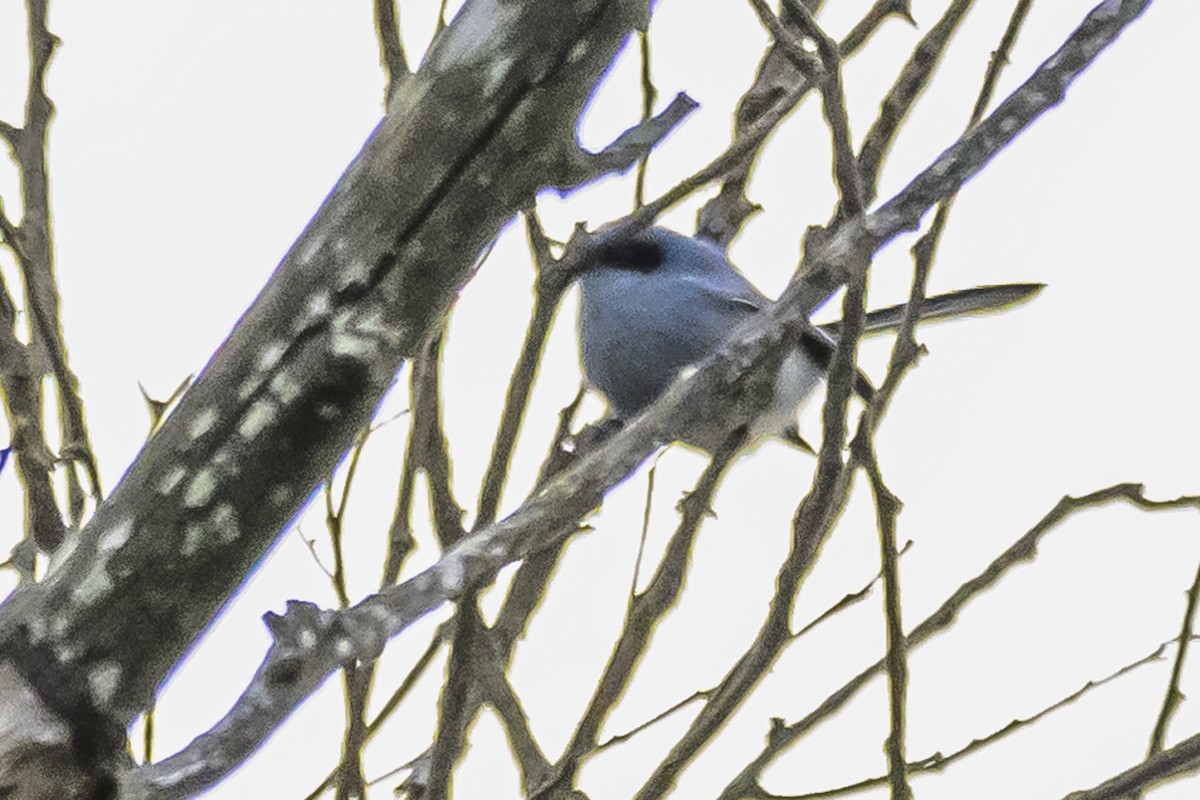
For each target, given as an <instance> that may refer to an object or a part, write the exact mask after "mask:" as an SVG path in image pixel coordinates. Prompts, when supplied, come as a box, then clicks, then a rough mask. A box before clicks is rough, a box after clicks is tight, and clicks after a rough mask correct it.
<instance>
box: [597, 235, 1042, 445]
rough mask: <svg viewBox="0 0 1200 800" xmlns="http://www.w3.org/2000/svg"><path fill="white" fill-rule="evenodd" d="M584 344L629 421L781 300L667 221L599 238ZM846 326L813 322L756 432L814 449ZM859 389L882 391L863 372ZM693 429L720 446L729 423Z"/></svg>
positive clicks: (950, 306) (883, 315)
mask: <svg viewBox="0 0 1200 800" xmlns="http://www.w3.org/2000/svg"><path fill="white" fill-rule="evenodd" d="M580 274H581V277H580V281H579V283H580V294H581V298H582V313H581V315H580V331H579V339H580V349H581V351H582V356H583V370H584V374H585V376H586V378H587V381H588V383H589V385H590V386H591V387H592V388H594V389H596V390H597V391H598V392H600V394H602V395H603V396H604V398H605V400H607V402H608V406H609V418H610V420H613V421H624V420H628V419H630V418H632V417H633V416H635V415H637V414H638V413H640V412H642V411H643V410H645V409H646V408H647V407H648V406H650V405H651V404H652V403H653V402H654V401H655V400H657V399H658V398H659V397H661V396H662V394H663V392H665V391H666V389H667V387H668V386H669V385H670V384H671V381H673V380H674V379H675V377H676V376H677V375H678V374H679V372H680V370H682V369H683V368H684V367H687V366H689V365H692V364H695V363H697V362H699V361H702V360H703V359H704V358H706V357H707V356H709V355H711V354H712V353H714V352H715V351H716V350H717V348H718V347H719V346H720V345H721V343H722V342H724V341H725V339H726V338H727V337H728V336H729V333H730V332H731V331H732V330H733V329H734V328H736V327H737V326H738V325H739V324H741V323H742V322H744V321H746V320H747V319H749V318H751V317H753V316H754V315H756V314H758V313H759V312H760V311H763V310H764V309H766V308H768V307H769V306H770V305H771V304H772V303H773V302H774V301H772V300H770V299H768V298H767V297H766V296H765V295H763V294H762V292H760V291H759V290H758V289H757V288H755V286H754V284H752V283H751V282H750V281H749V280H748V279H747V278H746V277H745V276H744V275H742V273H741V272H739V271H738V270H737V268H735V267H734V266H733V265H732V264H730V263H729V259H728V258H726V256H725V253H724V252H722V251H721V249H720V248H718V247H716V246H715V245H713V244H710V243H708V242H705V241H701V240H698V239H694V238H692V237H690V236H684V235H683V234H680V233H676V232H674V231H671V230H668V229H666V228H661V227H652V228H645V229H643V230H641V231H638V232H635V233H632V234H622V235H617V236H612V237H611V238H609V239H607V240H606V239H604V238H601V239H600V241H598V242H597V243H596V245H595V247H594V249H593V251H592V252H590V253H589V254H587V256H586V257H585V261H584V263H583V264H582V265H581V267H580ZM1042 288H1043V287H1042V284H1005V285H1000V286H982V287H978V288H974V289H965V290H962V291H958V292H952V293H950V294H944V295H938V296H935V297H930V298H927V299H926V300H925V302H924V303H923V304H922V306H921V318H922V319H933V318H943V317H955V316H961V315H964V314H970V313H975V312H980V311H991V310H996V309H1000V308H1004V307H1006V306H1009V305H1012V304H1014V303H1017V302H1020V301H1022V300H1024V299H1026V298H1029V297H1030V296H1032V295H1034V294H1036V293H1037V292H1038V291H1039V290H1040V289H1042ZM904 309H905V306H903V305H899V306H892V307H889V308H885V309H880V310H878V311H874V312H871V313H868V314H867V315H866V318H865V321H864V333H873V332H879V331H887V330H894V329H896V328H899V326H900V322H901V320H902V319H903V316H904ZM837 328H838V323H831V324H828V325H822V326H819V327H813V328H810V329H808V330H807V331H805V332H804V333H803V334H802V335H801V336H800V337H799V339H798V341H797V346H796V349H795V351H793V352H791V353H789V354H788V355H787V356H785V358H784V360H783V363H782V365H781V367H780V370H779V374H778V376H777V378H776V381H775V389H774V397H773V398H772V400H771V402H770V404H769V406H768V408H767V409H766V410H765V411H764V412H763V413H762V414H761V415H760V416H759V417H758V418H757V419H756V420H755V421H754V422H753V423H752V424H751V426H750V430H749V431H748V438H749V440H750V442H751V443H755V442H757V441H759V440H761V439H763V438H764V437H769V436H780V437H782V438H784V439H786V440H788V441H790V442H792V443H793V444H797V445H800V446H802V447H804V448H805V449H808V450H810V451H811V449H812V448H811V447H809V446H808V445H807V443H805V442H804V440H803V439H801V438H800V435H799V432H798V430H797V427H796V412H797V409H798V408H799V406H800V404H801V402H803V401H804V399H805V398H806V397H808V395H809V394H810V393H811V392H812V391H813V389H815V388H816V386H817V384H818V383H820V382H821V380H822V379H823V378H824V377H825V375H826V373H827V372H828V370H829V367H830V364H831V362H832V359H833V353H834V350H835V348H836V346H837V341H836V338H835V336H836V332H837ZM855 391H856V392H857V393H858V394H859V395H860V396H862V397H864V398H865V399H867V400H869V399H870V398H871V397H872V395H873V393H874V389H873V388H872V386H871V383H870V381H869V380H867V379H866V377H865V376H863V375H862V374H861V373H859V374H858V375H857V376H856V379H855ZM710 427H712V430H709V431H691V432H688V433H687V434H686V435H685V436H684V438H683V439H682V441H684V442H685V443H686V444H690V445H693V446H696V447H699V448H700V449H702V450H707V451H709V452H715V451H716V449H717V447H719V446H720V444H721V443H722V441H723V440H724V437H725V436H726V435H728V433H729V432H730V431H729V429H728V426H725V427H722V426H710Z"/></svg>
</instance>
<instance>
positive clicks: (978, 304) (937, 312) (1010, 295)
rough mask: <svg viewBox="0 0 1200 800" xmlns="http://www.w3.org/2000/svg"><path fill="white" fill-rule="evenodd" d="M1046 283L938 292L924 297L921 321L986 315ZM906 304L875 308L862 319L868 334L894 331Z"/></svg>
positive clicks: (829, 326)
mask: <svg viewBox="0 0 1200 800" xmlns="http://www.w3.org/2000/svg"><path fill="white" fill-rule="evenodd" d="M1044 288H1046V284H1044V283H1002V284H998V285H996V286H977V287H975V288H974V289H960V290H959V291H956V292H948V293H947V294H939V295H935V296H933V297H927V298H925V302H924V303H922V304H921V321H922V322H928V321H929V320H935V319H948V318H951V317H961V316H964V315H966V314H984V313H988V312H991V311H1000V310H1002V309H1005V308H1008V307H1009V306H1014V305H1017V304H1018V303H1023V302H1025V301H1026V300H1029V299H1030V298H1032V297H1033V296H1034V295H1036V294H1037V293H1038V292H1040V291H1041V290H1042V289H1044ZM906 307H907V304H905V303H902V304H900V305H898V306H888V307H887V308H881V309H878V310H876V311H869V312H867V315H866V317H865V318H864V321H863V331H864V332H865V333H878V332H881V331H890V330H895V329H897V328H899V327H900V321H901V320H902V319H904V309H905V308H906ZM841 326H842V324H841V322H840V321H839V322H828V323H826V324H824V325H821V326H820V327H821V329H822V330H824V331H827V332H829V333H831V334H834V335H835V336H836V335H837V332H838V330H839V329H840V328H841Z"/></svg>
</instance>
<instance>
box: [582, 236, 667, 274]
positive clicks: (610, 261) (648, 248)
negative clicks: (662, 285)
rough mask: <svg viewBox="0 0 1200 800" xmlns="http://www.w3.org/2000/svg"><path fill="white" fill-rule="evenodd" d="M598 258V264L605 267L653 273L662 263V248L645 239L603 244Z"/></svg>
mask: <svg viewBox="0 0 1200 800" xmlns="http://www.w3.org/2000/svg"><path fill="white" fill-rule="evenodd" d="M598 256H599V257H598V261H599V263H601V264H604V265H605V266H607V267H611V268H613V269H625V270H630V271H632V272H653V271H654V270H656V269H658V268H659V267H661V266H662V263H663V251H662V247H661V246H659V244H658V242H655V241H649V240H646V239H628V240H625V241H622V242H611V243H608V244H605V245H604V246H603V248H601V250H600V252H599V254H598Z"/></svg>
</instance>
